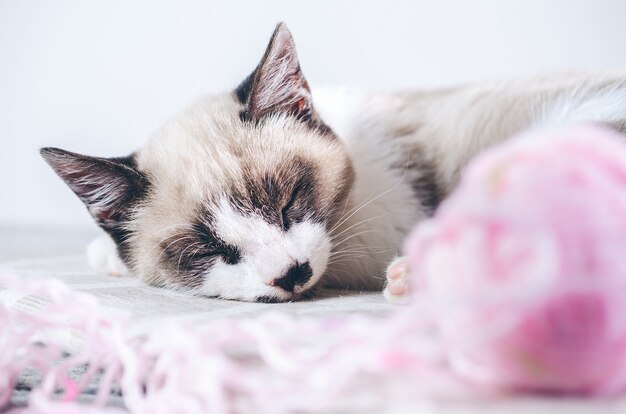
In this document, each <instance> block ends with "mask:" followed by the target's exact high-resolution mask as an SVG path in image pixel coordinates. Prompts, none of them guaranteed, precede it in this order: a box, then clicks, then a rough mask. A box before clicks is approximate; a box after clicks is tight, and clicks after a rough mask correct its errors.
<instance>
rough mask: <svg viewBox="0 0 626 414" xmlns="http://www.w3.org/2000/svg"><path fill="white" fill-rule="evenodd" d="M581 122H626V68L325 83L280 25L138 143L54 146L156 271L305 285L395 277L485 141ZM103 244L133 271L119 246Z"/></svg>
mask: <svg viewBox="0 0 626 414" xmlns="http://www.w3.org/2000/svg"><path fill="white" fill-rule="evenodd" d="M313 105H314V108H313ZM570 122H597V123H602V124H607V125H610V126H612V127H614V128H615V129H618V130H621V131H622V132H626V74H602V75H568V76H553V77H546V78H541V79H539V78H537V79H529V80H525V81H514V82H503V83H493V84H487V85H481V86H468V87H460V88H453V89H447V90H441V91H430V92H428V91H427V92H415V93H409V92H400V93H369V92H363V91H348V90H319V91H318V90H315V89H314V90H313V92H312V99H311V92H310V91H309V88H308V85H307V84H306V80H304V78H303V76H302V74H301V72H300V68H299V65H298V63H297V58H296V56H295V50H293V43H292V40H291V37H290V35H289V33H288V31H287V30H286V28H285V27H284V26H279V27H278V28H277V31H276V32H275V34H274V37H273V38H272V42H271V43H270V46H269V47H268V51H267V52H266V55H265V57H264V59H263V61H262V62H261V64H260V65H259V67H258V68H257V70H256V71H255V72H254V73H253V75H252V76H251V77H250V78H248V79H247V80H246V81H244V83H243V84H242V85H241V86H240V87H239V88H238V89H237V90H236V91H235V92H234V93H228V94H223V95H217V96H211V97H207V98H204V99H202V100H201V101H199V102H198V103H196V104H194V105H193V106H192V107H191V108H190V109H188V110H187V111H185V112H184V113H182V114H180V115H178V116H177V117H176V118H174V119H173V120H172V121H170V122H169V123H168V124H167V125H166V126H165V127H164V128H163V129H162V130H161V131H159V132H158V133H157V134H156V135H155V136H154V137H153V138H152V139H151V140H150V141H149V143H148V144H147V145H146V146H145V147H144V148H142V149H141V150H140V151H138V152H137V153H136V154H135V155H134V156H133V157H131V158H127V159H123V160H121V159H120V160H105V161H103V160H101V159H92V158H86V157H83V156H78V155H76V154H71V153H67V152H63V151H60V150H54V149H49V150H43V154H44V156H45V157H46V159H47V160H48V161H49V162H50V164H51V165H52V166H53V167H54V168H55V170H56V171H57V172H58V173H59V175H61V176H62V177H63V178H64V179H65V180H66V182H68V184H69V185H70V187H71V188H72V189H73V190H74V191H75V192H76V193H77V194H78V195H79V197H81V199H83V201H84V202H85V203H86V204H87V206H88V208H89V209H90V212H91V213H92V215H94V217H95V218H96V220H97V221H98V223H99V224H100V225H101V226H102V227H103V228H104V229H105V230H106V231H107V232H108V233H109V234H110V235H111V236H112V237H113V239H114V240H115V241H116V243H117V248H118V250H119V252H120V255H121V257H122V261H123V262H125V263H126V264H127V265H129V267H130V268H131V270H132V272H133V273H136V274H138V275H139V276H141V277H142V278H144V279H145V280H146V281H148V282H149V283H152V284H156V285H162V286H170V287H174V288H189V289H193V290H194V291H196V292H198V293H201V294H206V295H210V296H219V297H224V298H232V299H243V300H290V299H294V298H298V297H300V296H302V295H303V294H306V293H307V292H310V291H312V288H313V287H314V286H319V285H327V286H332V287H341V288H351V289H381V288H382V287H383V286H384V283H385V268H386V267H387V266H388V264H389V263H390V261H391V260H392V259H393V258H394V257H395V256H396V255H398V254H399V253H400V251H401V245H402V241H403V239H404V237H405V236H406V234H407V233H408V231H409V230H410V229H411V228H412V227H413V226H414V225H415V224H416V223H417V222H419V221H420V220H422V219H424V218H426V217H428V216H429V215H431V214H432V213H433V212H434V210H435V208H436V207H437V205H438V204H439V202H440V201H441V200H442V199H444V198H445V196H446V195H447V194H449V192H450V191H451V190H452V189H453V188H454V186H455V185H456V183H457V182H458V179H459V176H460V174H461V172H462V170H463V168H464V167H465V165H466V164H467V162H468V161H469V160H470V159H471V158H472V157H474V156H475V155H476V154H478V153H479V152H480V151H482V150H484V149H485V148H487V147H489V146H491V145H494V144H497V143H499V142H502V141H503V140H505V139H507V138H508V137H510V136H511V135H513V134H515V133H517V132H519V131H521V130H524V129H528V128H533V127H537V126H544V125H553V124H562V123H570ZM119 200H121V201H122V202H119ZM206 246H209V247H208V248H207V247H206ZM92 256H93V257H95V258H96V260H95V261H96V262H99V263H100V265H101V266H105V267H107V268H108V269H109V270H113V271H115V272H122V271H123V267H124V266H123V264H122V263H121V262H120V261H119V260H116V259H115V257H113V258H111V257H110V256H111V252H110V251H107V249H106V247H105V248H104V250H103V249H102V248H99V247H97V246H96V247H94V248H93V249H92ZM395 263H396V267H398V265H399V266H401V265H402V264H401V262H397V261H396V262H395ZM391 273H394V272H393V271H392V272H391ZM396 273H397V272H396ZM400 273H402V272H400ZM398 279H400V282H398V284H399V285H401V284H402V283H403V282H402V280H401V279H402V277H400V278H398ZM396 287H397V286H396ZM404 291H405V290H403V289H397V292H399V293H398V295H402V293H403V292H404ZM391 293H392V295H391V296H393V294H394V292H391ZM388 296H389V295H388Z"/></svg>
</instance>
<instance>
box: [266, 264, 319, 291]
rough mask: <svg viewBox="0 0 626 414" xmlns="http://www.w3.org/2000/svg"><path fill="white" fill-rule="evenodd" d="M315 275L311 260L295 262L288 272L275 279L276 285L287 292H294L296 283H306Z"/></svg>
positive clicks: (274, 283)
mask: <svg viewBox="0 0 626 414" xmlns="http://www.w3.org/2000/svg"><path fill="white" fill-rule="evenodd" d="M311 276H313V269H311V266H310V265H309V262H306V263H302V264H295V265H294V266H292V267H291V268H290V269H289V270H287V272H286V273H285V274H284V275H283V276H281V277H280V278H278V279H274V282H273V283H272V284H273V285H274V286H278V287H281V288H283V289H285V290H286V291H287V292H293V288H294V286H296V285H304V284H305V283H306V282H308V281H309V279H310V278H311Z"/></svg>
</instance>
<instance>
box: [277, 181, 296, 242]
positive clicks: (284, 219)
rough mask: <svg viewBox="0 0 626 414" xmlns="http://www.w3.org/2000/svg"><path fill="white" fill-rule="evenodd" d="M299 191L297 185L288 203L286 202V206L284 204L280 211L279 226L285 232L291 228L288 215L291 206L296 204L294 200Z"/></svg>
mask: <svg viewBox="0 0 626 414" xmlns="http://www.w3.org/2000/svg"><path fill="white" fill-rule="evenodd" d="M300 189H301V186H299V185H297V186H296V187H295V188H294V190H293V192H292V193H291V197H290V198H289V201H288V202H287V204H285V206H284V207H283V208H282V210H281V211H280V219H281V226H282V228H283V230H285V231H287V230H289V228H290V227H291V224H292V220H291V218H290V214H289V213H290V212H291V210H292V208H293V205H294V203H295V202H296V199H297V198H298V194H299V193H300Z"/></svg>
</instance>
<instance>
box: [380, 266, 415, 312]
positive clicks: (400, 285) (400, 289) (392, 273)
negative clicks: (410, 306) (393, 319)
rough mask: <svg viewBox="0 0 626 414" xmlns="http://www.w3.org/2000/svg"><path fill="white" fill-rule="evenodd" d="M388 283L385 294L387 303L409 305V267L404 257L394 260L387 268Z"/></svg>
mask: <svg viewBox="0 0 626 414" xmlns="http://www.w3.org/2000/svg"><path fill="white" fill-rule="evenodd" d="M386 277H387V283H386V286H385V290H384V292H383V294H384V296H385V299H387V302H389V303H393V304H396V305H404V304H407V303H409V267H408V265H407V262H406V259H405V258H404V257H398V258H396V259H394V260H393V261H392V262H391V263H390V264H389V266H388V267H387V274H386Z"/></svg>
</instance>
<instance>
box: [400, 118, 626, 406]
mask: <svg viewBox="0 0 626 414" xmlns="http://www.w3.org/2000/svg"><path fill="white" fill-rule="evenodd" d="M623 141H624V137H622V136H619V135H617V134H615V133H613V132H611V131H608V130H605V129H600V128H598V127H591V126H589V127H579V128H575V129H566V130H556V131H538V132H529V133H526V134H525V135H524V136H520V137H518V138H517V139H515V140H514V141H513V142H511V143H508V144H506V145H504V146H500V147H498V148H496V149H493V150H490V151H488V152H487V153H485V154H484V155H482V156H481V157H480V158H479V159H478V160H476V162H474V163H473V164H472V165H471V166H470V167H469V168H468V170H467V173H466V174H465V176H464V177H463V179H462V182H461V183H460V186H459V188H458V190H457V191H456V192H455V193H454V194H453V195H452V196H451V197H450V198H449V199H448V200H447V201H446V202H445V203H444V204H443V205H442V206H441V208H440V209H439V210H438V212H437V214H436V216H435V217H434V218H433V219H432V220H430V221H429V222H427V223H424V224H423V225H422V226H420V227H418V228H417V229H416V230H415V231H414V233H413V234H412V235H411V236H410V237H409V239H408V240H407V244H406V253H407V254H408V256H409V259H410V265H411V268H412V271H413V280H412V281H413V287H414V289H415V290H416V292H415V294H416V300H426V301H431V302H432V303H437V304H440V305H443V309H445V311H444V312H443V313H441V314H439V315H438V316H437V319H436V323H437V326H438V327H439V328H440V332H441V335H442V340H443V341H444V342H445V343H446V344H447V347H448V349H449V354H448V357H447V359H448V360H449V362H450V364H451V366H452V369H453V370H454V372H455V373H457V374H460V375H461V376H463V377H464V378H466V379H469V380H471V381H472V382H474V383H476V384H479V385H487V386H490V387H496V388H508V389H517V390H534V391H542V392H559V393H561V392H565V393H581V394H609V393H615V392H619V391H623V390H624V387H625V385H626V366H625V363H626V299H625V295H624V291H626V149H625V147H624V142H623Z"/></svg>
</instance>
